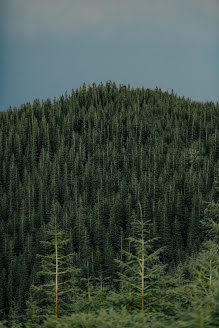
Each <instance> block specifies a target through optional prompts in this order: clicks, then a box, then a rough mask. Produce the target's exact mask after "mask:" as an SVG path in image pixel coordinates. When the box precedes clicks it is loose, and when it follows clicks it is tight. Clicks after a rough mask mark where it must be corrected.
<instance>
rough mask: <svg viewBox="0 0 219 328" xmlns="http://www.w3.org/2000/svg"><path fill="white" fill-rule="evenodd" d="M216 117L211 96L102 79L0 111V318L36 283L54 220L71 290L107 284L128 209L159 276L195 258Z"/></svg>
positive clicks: (18, 310) (129, 231)
mask: <svg viewBox="0 0 219 328" xmlns="http://www.w3.org/2000/svg"><path fill="white" fill-rule="evenodd" d="M218 126H219V105H218V104H217V105H215V104H214V103H210V102H209V103H199V102H194V101H191V100H190V99H184V98H180V97H178V96H177V95H175V94H174V93H171V94H169V93H168V92H162V91H161V90H160V89H158V88H157V89H155V90H150V89H131V88H130V87H129V86H128V87H126V86H119V87H117V86H116V85H115V84H114V83H111V82H108V83H107V84H106V85H102V84H100V85H98V86H96V85H95V84H93V85H92V86H88V87H86V86H85V85H84V86H83V87H81V88H80V89H79V90H73V91H72V93H71V95H65V96H61V97H60V98H59V99H54V101H51V100H49V99H47V100H45V101H43V102H40V101H39V100H35V101H34V103H33V104H32V105H31V104H29V103H28V104H25V105H22V106H21V108H19V109H16V108H14V109H9V110H8V111H7V112H2V113H0V235H1V238H0V250H1V253H0V291H1V292H0V316H1V318H2V319H7V318H10V320H12V319H11V318H13V315H14V316H15V317H16V318H17V317H18V319H16V320H18V321H19V320H20V319H19V318H20V317H21V318H23V315H24V314H25V311H26V310H25V309H26V308H27V304H29V303H28V302H27V301H28V300H30V295H31V293H30V290H31V289H30V286H31V285H34V284H36V285H37V286H40V284H41V283H42V278H39V277H38V272H39V270H40V268H41V264H42V263H41V262H40V259H39V256H38V254H41V253H42V252H43V250H42V243H41V241H43V240H48V238H47V235H48V232H47V230H48V227H49V226H50V225H51V224H52V222H54V218H55V220H56V222H57V227H58V228H57V229H58V230H60V231H61V232H62V233H63V237H62V238H61V240H64V239H65V238H67V239H68V243H67V242H66V245H67V244H68V246H65V244H63V247H64V250H63V254H64V255H63V256H66V255H67V253H68V252H70V253H74V259H73V262H72V265H74V268H77V269H78V270H80V273H79V276H80V277H79V278H77V279H78V281H79V280H80V283H79V284H78V285H77V283H76V285H77V288H80V289H81V290H82V292H81V294H83V293H85V295H86V290H87V285H86V283H85V282H83V281H84V280H83V279H87V280H88V281H89V279H91V280H92V279H93V281H94V280H95V279H96V278H100V277H102V278H103V280H104V279H105V280H106V281H107V279H108V281H110V284H109V285H110V286H111V287H110V288H112V289H114V288H115V290H118V288H119V285H118V282H113V281H114V279H118V271H119V270H120V267H119V264H118V262H116V261H115V259H117V260H119V259H120V260H121V261H123V260H124V258H125V256H124V255H123V254H124V251H126V252H133V251H135V249H134V248H132V246H130V239H127V238H128V237H133V238H137V237H138V234H137V232H136V230H135V229H134V228H133V222H136V221H137V219H139V218H140V214H142V217H141V220H142V221H143V222H144V223H147V221H149V223H150V224H149V225H148V226H147V227H146V230H147V234H148V238H149V239H152V238H156V237H158V238H157V239H156V240H155V242H154V243H153V245H154V246H153V250H155V249H159V248H160V247H163V246H165V248H164V249H162V251H161V252H160V255H159V259H160V264H159V265H160V266H162V265H166V267H165V269H163V270H164V271H165V272H166V274H169V272H170V271H171V270H172V272H173V271H174V270H176V268H177V267H178V266H179V265H181V264H182V263H184V262H185V260H186V259H188V258H192V257H196V256H197V254H198V252H199V251H200V249H201V248H202V245H203V242H205V241H206V238H207V237H206V229H205V227H203V224H201V221H202V220H203V219H204V218H205V217H206V213H209V211H210V213H212V211H213V210H209V204H211V205H212V204H216V203H215V202H216V201H217V195H216V192H217V188H215V181H217V180H218ZM139 204H140V207H141V213H140V210H139ZM212 206H213V205H212ZM206 211H207V212H206ZM51 229H52V228H51ZM51 231H52V230H51ZM66 236H67V237H66ZM66 263H67V262H66ZM102 278H101V279H102ZM105 280H104V281H105ZM105 284H106V285H107V283H105ZM93 285H95V284H94V283H93ZM72 288H73V287H72ZM85 298H86V296H85ZM88 301H89V302H90V300H89V297H88ZM29 302H30V301H29ZM66 302H67V301H66ZM127 302H128V301H127ZM145 302H146V301H145ZM89 304H90V303H89ZM93 306H94V305H93ZM134 307H135V306H134ZM85 308H86V306H85V305H84V309H85ZM74 311H75V312H77V311H76V310H74ZM171 311H172V310H171ZM171 311H170V312H171ZM68 313H69V312H68ZM21 320H23V319H21ZM48 327H49V326H48ZM69 327H70V325H69ZM72 327H73V326H72ZM75 327H77V326H75ZM83 327H85V326H83ZM92 327H93V326H92ZM99 327H100V325H99ZM139 327H140V323H139ZM151 327H152V326H151ZM153 327H155V326H153ZM187 327H189V326H187ZM197 327H198V326H197ZM200 327H201V326H200ZM203 327H204V326H203ZM206 327H207V326H206ZM212 327H213V326H212Z"/></svg>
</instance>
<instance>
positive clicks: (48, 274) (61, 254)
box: [27, 202, 79, 327]
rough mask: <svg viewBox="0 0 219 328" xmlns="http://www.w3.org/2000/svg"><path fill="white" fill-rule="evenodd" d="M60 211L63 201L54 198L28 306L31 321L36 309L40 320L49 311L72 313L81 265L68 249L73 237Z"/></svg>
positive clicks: (49, 312) (58, 313) (51, 312)
mask: <svg viewBox="0 0 219 328" xmlns="http://www.w3.org/2000/svg"><path fill="white" fill-rule="evenodd" d="M59 211H60V206H59V204H58V203H55V202H53V205H52V210H51V220H50V222H49V223H48V226H46V227H45V229H44V231H43V232H42V233H43V235H44V240H42V241H41V246H42V254H39V255H38V259H39V262H40V263H39V265H40V270H39V271H38V272H37V279H36V282H35V284H34V285H32V286H31V294H30V299H29V304H28V308H27V316H28V317H29V318H28V319H29V323H30V322H32V321H33V319H34V318H33V317H32V316H33V315H34V316H35V317H36V313H38V315H39V318H38V324H39V322H41V320H43V319H44V318H45V316H46V315H55V316H56V317H57V318H58V317H59V315H63V314H68V313H69V311H71V310H72V309H73V302H74V300H75V298H76V291H77V290H78V287H77V283H78V281H77V276H78V273H79V269H76V268H75V267H74V264H73V261H74V254H73V253H68V252H67V246H68V243H69V242H70V240H69V239H68V238H66V233H65V232H64V231H63V230H61V228H60V224H59V222H58V212H59ZM35 319H36V318H35ZM30 327H31V325H30Z"/></svg>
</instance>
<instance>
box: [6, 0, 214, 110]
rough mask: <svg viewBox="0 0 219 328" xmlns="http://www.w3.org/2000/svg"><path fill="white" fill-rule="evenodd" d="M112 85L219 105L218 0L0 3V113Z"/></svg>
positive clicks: (19, 0)
mask: <svg viewBox="0 0 219 328" xmlns="http://www.w3.org/2000/svg"><path fill="white" fill-rule="evenodd" d="M109 80H111V81H113V82H116V83H117V84H118V85H119V84H120V83H121V84H130V86H131V87H144V88H150V89H154V88H155V87H159V88H161V89H162V90H167V91H171V90H172V89H173V90H174V92H175V93H177V94H178V95H179V96H185V97H186V98H190V99H192V100H196V101H203V102H205V101H214V102H219V0H110V1H109V0H61V1H60V0H0V110H5V109H7V108H8V107H9V105H11V106H12V107H13V106H16V107H19V106H20V105H21V104H24V103H26V102H31V103H32V102H33V100H34V99H35V98H38V99H40V100H45V99H47V98H50V99H54V97H56V98H58V97H59V96H60V95H62V94H64V93H65V92H66V91H67V93H70V92H71V90H72V89H77V88H79V87H80V86H82V84H83V83H84V82H85V83H86V84H87V85H88V84H92V83H93V82H95V83H96V84H99V83H100V82H103V83H105V82H106V81H109Z"/></svg>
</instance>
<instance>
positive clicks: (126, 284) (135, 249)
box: [116, 202, 164, 311]
mask: <svg viewBox="0 0 219 328" xmlns="http://www.w3.org/2000/svg"><path fill="white" fill-rule="evenodd" d="M139 211H140V213H139V214H140V220H138V219H137V220H135V222H134V224H133V225H134V232H135V235H134V236H133V237H131V236H130V237H129V238H128V241H129V242H130V244H131V247H130V251H126V250H123V255H124V258H126V261H121V260H116V262H117V263H118V265H119V267H120V270H121V271H120V272H119V273H118V274H119V277H120V278H119V281H120V284H121V289H122V290H124V289H126V290H128V292H129V294H130V296H131V300H132V301H134V304H135V306H137V307H139V299H141V306H140V307H141V309H142V311H144V309H145V306H146V307H150V306H152V307H153V306H154V303H156V302H157V299H156V296H155V290H156V288H157V286H156V284H157V280H158V277H159V276H160V274H162V272H163V269H164V267H163V266H162V265H161V264H160V263H159V254H160V253H161V252H162V251H163V248H158V249H156V250H154V247H153V243H154V242H155V241H156V240H157V238H156V237H154V238H150V231H151V223H150V221H144V219H143V214H142V208H141V204H140V202H139ZM133 296H134V297H133Z"/></svg>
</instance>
